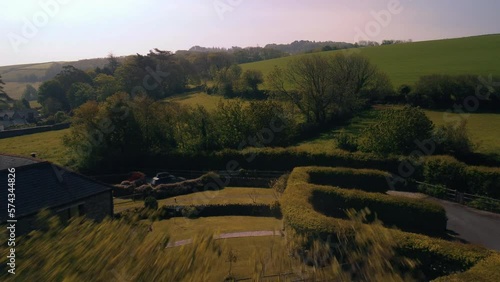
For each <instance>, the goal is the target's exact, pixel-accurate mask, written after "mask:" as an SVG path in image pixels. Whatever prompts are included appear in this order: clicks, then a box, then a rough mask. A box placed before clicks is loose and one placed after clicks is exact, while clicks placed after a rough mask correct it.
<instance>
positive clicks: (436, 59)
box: [241, 35, 500, 87]
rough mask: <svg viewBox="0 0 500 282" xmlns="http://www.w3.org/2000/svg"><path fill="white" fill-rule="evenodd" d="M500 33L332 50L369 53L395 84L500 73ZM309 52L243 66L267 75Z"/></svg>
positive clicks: (329, 53)
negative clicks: (444, 76)
mask: <svg viewBox="0 0 500 282" xmlns="http://www.w3.org/2000/svg"><path fill="white" fill-rule="evenodd" d="M498 46H500V35H485V36H475V37H466V38H457V39H445V40H434V41H425V42H414V43H406V44H396V45H388V46H378V47H367V48H361V49H348V50H338V51H329V52H320V53H316V54H320V55H321V56H327V55H331V54H336V53H342V52H344V53H346V54H347V53H350V52H356V53H360V54H362V55H365V56H367V57H368V58H369V59H370V61H371V62H372V63H374V64H375V65H377V66H378V67H379V68H380V69H381V70H382V71H384V72H386V73H387V74H388V75H389V77H390V78H391V81H392V83H393V85H394V86H395V87H398V86H399V85H401V84H413V83H414V82H415V81H417V80H418V78H419V77H420V76H422V75H429V74H450V75H457V74H478V75H486V76H487V75H489V74H496V75H498V74H500V56H498ZM300 56H310V54H304V55H298V56H290V57H284V58H278V59H272V60H267V61H260V62H254V63H248V64H242V65H241V67H242V68H243V70H247V69H256V70H260V71H262V72H263V73H264V74H265V75H267V74H268V73H269V72H270V71H271V70H272V69H273V68H274V67H275V66H279V67H286V66H287V64H288V63H289V62H290V60H292V59H294V58H297V57H300Z"/></svg>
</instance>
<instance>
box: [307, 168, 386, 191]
mask: <svg viewBox="0 0 500 282" xmlns="http://www.w3.org/2000/svg"><path fill="white" fill-rule="evenodd" d="M309 177H310V179H311V183H312V184H320V185H331V186H336V187H341V188H350V189H359V190H363V191H366V192H380V193H385V192H387V190H388V188H389V186H388V185H387V178H389V177H391V174H390V173H387V172H385V171H381V170H373V169H353V168H343V167H336V168H327V167H321V168H319V167H318V168H315V169H314V170H311V171H310V172H309Z"/></svg>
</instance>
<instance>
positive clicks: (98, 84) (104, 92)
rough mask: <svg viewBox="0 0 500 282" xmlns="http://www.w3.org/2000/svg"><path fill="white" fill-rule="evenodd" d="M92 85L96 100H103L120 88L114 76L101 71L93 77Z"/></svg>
mask: <svg viewBox="0 0 500 282" xmlns="http://www.w3.org/2000/svg"><path fill="white" fill-rule="evenodd" d="M94 87H95V91H96V95H97V96H96V99H97V101H104V100H106V99H107V98H108V97H110V96H112V95H113V94H115V93H117V92H120V91H121V90H122V89H121V87H120V83H119V81H118V80H117V79H116V78H115V77H114V76H111V75H107V74H103V73H101V74H98V75H97V76H96V77H95V78H94Z"/></svg>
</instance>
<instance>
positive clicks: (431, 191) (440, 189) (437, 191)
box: [417, 184, 447, 199]
mask: <svg viewBox="0 0 500 282" xmlns="http://www.w3.org/2000/svg"><path fill="white" fill-rule="evenodd" d="M417 189H418V191H419V192H421V193H424V194H427V195H430V196H432V197H436V198H439V199H445V198H446V195H447V192H446V187H444V186H442V185H432V184H431V185H426V184H420V185H418V187H417Z"/></svg>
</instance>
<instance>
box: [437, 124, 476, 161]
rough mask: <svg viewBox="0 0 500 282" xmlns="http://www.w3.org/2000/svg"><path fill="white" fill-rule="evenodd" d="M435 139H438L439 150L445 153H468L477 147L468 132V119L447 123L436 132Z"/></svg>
mask: <svg viewBox="0 0 500 282" xmlns="http://www.w3.org/2000/svg"><path fill="white" fill-rule="evenodd" d="M434 139H435V140H438V143H439V145H438V148H437V149H438V150H439V151H440V152H441V153H443V154H450V155H467V154H470V153H472V152H473V151H474V148H475V147H476V146H475V145H474V143H473V142H472V140H471V139H470V137H469V134H468V133H467V120H465V119H463V120H461V121H460V122H459V123H456V124H454V123H446V124H444V125H441V126H439V127H438V128H437V130H436V132H434Z"/></svg>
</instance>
